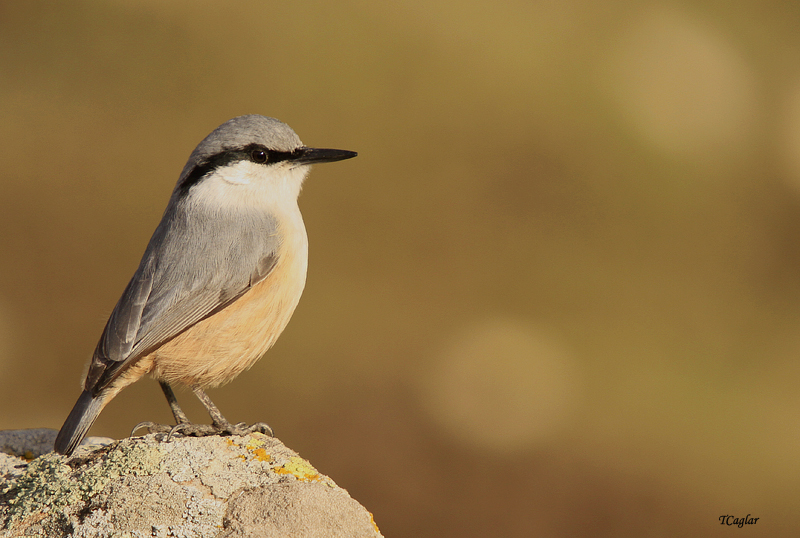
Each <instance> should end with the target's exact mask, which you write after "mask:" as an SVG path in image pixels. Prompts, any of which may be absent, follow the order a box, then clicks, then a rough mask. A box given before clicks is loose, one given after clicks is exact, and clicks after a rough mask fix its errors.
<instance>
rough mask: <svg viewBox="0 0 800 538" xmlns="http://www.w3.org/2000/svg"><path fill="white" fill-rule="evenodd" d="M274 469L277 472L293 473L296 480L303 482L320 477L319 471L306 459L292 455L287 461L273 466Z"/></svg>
mask: <svg viewBox="0 0 800 538" xmlns="http://www.w3.org/2000/svg"><path fill="white" fill-rule="evenodd" d="M274 471H275V472H276V473H278V474H290V475H294V476H295V477H296V478H297V479H298V480H302V481H304V482H311V481H315V480H319V478H320V477H319V471H317V470H316V469H314V467H312V466H311V464H310V463H308V462H307V461H306V460H304V459H303V458H298V457H297V456H292V458H291V459H290V460H289V462H288V463H285V464H283V465H281V466H280V467H277V468H275V469H274Z"/></svg>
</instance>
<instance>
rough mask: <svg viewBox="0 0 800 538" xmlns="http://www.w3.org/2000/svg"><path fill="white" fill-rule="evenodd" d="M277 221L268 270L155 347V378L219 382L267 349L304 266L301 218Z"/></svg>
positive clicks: (294, 298) (301, 282) (287, 314)
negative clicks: (275, 249) (273, 255)
mask: <svg viewBox="0 0 800 538" xmlns="http://www.w3.org/2000/svg"><path fill="white" fill-rule="evenodd" d="M297 215H298V217H299V211H298V213H297ZM282 223H283V224H284V226H283V227H282V228H281V229H280V230H279V231H280V233H281V236H282V241H281V246H280V248H279V249H278V260H277V262H276V264H275V266H274V268H273V269H272V271H271V272H270V273H269V274H268V275H267V276H266V277H265V278H264V279H263V280H261V281H260V282H258V283H257V284H255V285H254V286H252V287H251V288H250V289H249V290H248V291H246V292H245V293H244V294H242V295H241V296H240V297H239V298H238V299H236V300H235V301H234V302H232V303H231V304H230V305H228V306H226V307H225V308H223V309H222V310H220V311H219V312H217V313H215V314H214V315H212V316H209V317H208V318H205V319H203V320H202V321H200V322H198V323H196V324H195V325H193V326H192V327H190V328H189V329H187V330H186V331H184V332H182V333H181V334H179V335H178V336H176V337H175V338H173V339H172V340H170V341H169V342H167V343H165V344H164V345H163V346H161V347H160V348H159V349H157V350H155V351H154V352H153V353H152V357H153V359H154V360H153V374H154V376H155V377H156V378H158V379H161V380H164V381H167V382H169V383H181V384H184V385H189V386H191V385H196V384H199V385H201V386H203V387H212V386H217V385H221V384H224V383H227V382H228V381H230V380H232V379H233V378H234V377H236V376H237V375H239V374H240V373H241V372H243V371H244V370H246V369H248V368H250V367H251V366H252V365H253V364H254V363H255V362H256V360H258V359H259V358H260V357H261V356H262V355H263V354H264V353H265V352H266V351H267V350H268V349H269V348H270V347H272V345H273V344H274V343H275V341H276V340H277V339H278V336H280V334H281V332H283V329H284V328H285V327H286V325H287V323H288V322H289V319H290V318H291V316H292V314H293V313H294V310H295V308H296V307H297V303H298V302H299V300H300V296H301V295H302V293H303V288H304V287H305V281H306V269H307V266H308V240H307V238H306V233H305V227H304V226H303V225H302V218H300V219H299V226H298V223H297V222H292V221H291V220H288V219H282Z"/></svg>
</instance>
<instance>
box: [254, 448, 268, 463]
mask: <svg viewBox="0 0 800 538" xmlns="http://www.w3.org/2000/svg"><path fill="white" fill-rule="evenodd" d="M251 452H252V453H253V458H255V459H257V460H258V461H271V460H272V456H270V455H269V454H267V451H266V450H265V449H263V448H257V449H255V450H252V451H251Z"/></svg>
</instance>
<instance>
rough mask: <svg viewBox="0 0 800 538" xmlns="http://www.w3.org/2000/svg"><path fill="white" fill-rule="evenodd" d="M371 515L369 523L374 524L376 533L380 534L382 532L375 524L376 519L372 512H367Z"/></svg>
mask: <svg viewBox="0 0 800 538" xmlns="http://www.w3.org/2000/svg"><path fill="white" fill-rule="evenodd" d="M367 513H368V514H369V522H370V523H372V526H373V527H375V531H376V532H377V533H378V534H380V533H381V530H380V529H379V528H378V524H377V523H375V518H374V517H373V516H372V512H367Z"/></svg>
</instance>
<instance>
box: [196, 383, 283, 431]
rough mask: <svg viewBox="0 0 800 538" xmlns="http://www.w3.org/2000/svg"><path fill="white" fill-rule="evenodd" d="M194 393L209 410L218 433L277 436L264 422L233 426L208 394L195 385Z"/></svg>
mask: <svg viewBox="0 0 800 538" xmlns="http://www.w3.org/2000/svg"><path fill="white" fill-rule="evenodd" d="M192 392H194V395H195V396H197V399H198V400H200V402H201V403H202V404H203V405H204V406H205V408H206V409H207V410H208V414H209V416H211V423H212V426H213V427H214V428H215V429H216V430H217V433H229V434H231V435H247V434H248V433H252V432H256V431H257V432H261V433H265V434H267V435H270V436H274V435H275V434H274V433H273V432H272V428H270V426H269V424H265V423H264V422H256V423H255V424H252V425H250V426H248V425H246V424H245V423H244V422H241V423H239V424H231V423H230V422H228V420H227V419H226V418H225V417H223V416H222V413H220V411H219V409H217V406H216V405H214V402H212V401H211V398H209V397H208V394H206V393H205V391H204V390H203V389H201V388H200V387H199V386H198V385H195V386H193V387H192Z"/></svg>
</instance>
